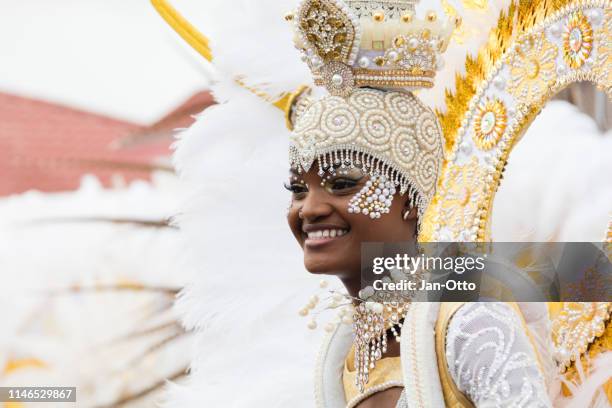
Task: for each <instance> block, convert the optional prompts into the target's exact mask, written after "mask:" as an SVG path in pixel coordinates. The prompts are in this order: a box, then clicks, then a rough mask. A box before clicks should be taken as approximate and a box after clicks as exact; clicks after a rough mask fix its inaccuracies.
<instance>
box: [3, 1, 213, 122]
mask: <svg viewBox="0 0 612 408" xmlns="http://www.w3.org/2000/svg"><path fill="white" fill-rule="evenodd" d="M194 1H198V0H181V3H183V4H184V3H190V2H194ZM0 9H1V10H2V13H1V14H0V91H1V92H10V93H17V94H20V95H25V96H31V97H36V98H42V99H46V100H51V101H54V102H59V103H63V104H66V105H69V106H73V107H77V108H82V109H86V110H90V111H94V112H98V113H103V114H106V115H109V116H112V117H116V118H120V119H126V120H129V121H133V122H136V123H141V124H147V123H150V122H153V121H155V120H156V119H158V118H159V117H160V116H161V115H163V114H165V113H166V112H167V111H168V110H170V109H172V108H174V107H176V105H178V104H179V103H180V102H182V101H183V100H184V99H186V98H187V97H189V96H191V95H192V94H193V93H194V92H196V91H198V90H202V89H205V88H206V87H207V83H208V80H207V78H208V75H207V69H206V67H205V63H204V62H202V59H201V57H199V55H198V54H196V53H194V52H193V51H191V49H189V48H188V47H187V46H186V45H184V44H183V43H182V41H181V40H179V39H178V37H177V36H176V35H175V34H174V33H173V32H172V31H171V30H170V29H169V28H168V27H167V26H166V24H165V22H163V20H162V19H161V18H160V17H159V16H158V15H157V14H156V12H155V10H154V9H153V7H152V6H151V4H150V2H149V0H53V1H49V0H0Z"/></svg>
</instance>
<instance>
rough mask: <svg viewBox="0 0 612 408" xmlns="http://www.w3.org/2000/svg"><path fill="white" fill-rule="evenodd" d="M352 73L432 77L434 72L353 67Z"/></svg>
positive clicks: (377, 75)
mask: <svg viewBox="0 0 612 408" xmlns="http://www.w3.org/2000/svg"><path fill="white" fill-rule="evenodd" d="M353 75H355V76H356V77H357V76H364V75H367V76H373V77H380V76H385V77H387V76H391V77H427V78H434V77H435V76H436V73H435V72H433V71H423V70H414V69H390V70H376V69H368V68H357V69H353Z"/></svg>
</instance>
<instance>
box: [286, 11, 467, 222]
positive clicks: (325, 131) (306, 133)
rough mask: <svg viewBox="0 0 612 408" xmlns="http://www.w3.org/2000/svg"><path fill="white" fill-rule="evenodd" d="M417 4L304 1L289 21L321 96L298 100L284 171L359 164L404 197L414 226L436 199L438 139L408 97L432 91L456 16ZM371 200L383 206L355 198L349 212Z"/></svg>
mask: <svg viewBox="0 0 612 408" xmlns="http://www.w3.org/2000/svg"><path fill="white" fill-rule="evenodd" d="M417 3H418V1H417V0H403V1H402V0H378V1H363V0H344V1H343V0H305V1H303V2H302V3H301V4H300V6H299V8H298V10H297V12H296V13H293V14H290V15H288V20H290V21H292V22H293V24H294V26H295V45H296V47H297V48H298V50H299V51H300V53H301V56H302V60H303V61H305V62H306V63H307V64H308V67H309V68H310V70H311V72H312V75H313V77H314V81H315V84H318V85H321V86H324V87H325V88H326V89H327V91H328V92H329V93H330V95H329V96H325V97H323V98H322V99H320V100H317V101H314V102H312V101H307V102H304V103H302V104H297V106H296V109H295V112H294V118H295V128H294V132H293V136H292V138H291V147H290V164H291V166H292V167H293V168H295V169H297V170H298V171H300V172H301V171H306V172H307V171H309V170H310V168H311V167H312V166H313V165H314V164H315V163H317V165H318V169H319V174H320V175H323V174H324V172H325V171H327V170H328V169H332V171H333V170H334V169H335V168H337V167H338V166H339V167H341V168H344V167H349V168H350V167H354V166H357V167H360V168H362V169H363V170H364V171H365V172H367V173H368V174H369V175H370V176H371V177H375V178H376V177H382V180H383V181H384V182H385V183H387V184H388V183H391V184H392V185H393V187H392V189H395V188H396V187H397V188H399V191H400V192H401V193H402V194H404V193H406V192H407V193H408V194H409V196H410V197H411V198H413V199H414V205H416V206H417V207H418V211H419V220H420V219H421V218H422V216H423V213H424V211H425V209H426V208H427V206H428V204H429V202H430V201H431V198H432V197H433V195H434V193H435V187H436V181H437V177H438V173H439V170H440V166H441V163H442V138H443V135H442V129H441V127H440V124H439V122H438V119H437V117H436V115H435V114H434V112H433V111H432V110H431V109H429V108H428V107H427V106H425V105H424V104H423V103H422V102H421V101H420V100H419V99H418V98H417V97H416V96H415V95H414V94H413V93H412V92H411V91H413V90H416V89H420V88H430V87H432V86H433V83H434V78H435V73H436V70H437V69H438V68H440V67H441V66H442V57H441V53H442V52H443V51H444V50H445V49H446V47H447V46H448V42H449V40H450V36H451V35H452V33H453V28H454V27H455V25H456V23H457V20H456V18H447V17H446V15H444V14H443V13H442V15H438V13H436V12H435V11H432V10H420V9H419V10H418V9H417ZM419 13H420V15H419ZM373 204H380V207H384V206H385V205H384V203H383V202H380V203H378V201H374V203H373V202H372V200H370V202H369V203H368V202H365V200H362V202H361V203H359V205H356V206H354V208H353V210H354V211H360V212H361V211H362V212H363V213H364V214H369V215H371V216H372V218H377V217H379V216H380V211H379V210H380V208H374V205H373ZM376 207H379V206H378V205H377V206H376Z"/></svg>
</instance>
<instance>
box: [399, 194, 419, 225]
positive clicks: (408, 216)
mask: <svg viewBox="0 0 612 408" xmlns="http://www.w3.org/2000/svg"><path fill="white" fill-rule="evenodd" d="M411 201H412V200H410V198H409V197H408V198H406V201H405V202H404V208H403V209H402V218H403V219H404V221H409V222H410V221H416V219H417V208H416V206H413V205H412V204H411Z"/></svg>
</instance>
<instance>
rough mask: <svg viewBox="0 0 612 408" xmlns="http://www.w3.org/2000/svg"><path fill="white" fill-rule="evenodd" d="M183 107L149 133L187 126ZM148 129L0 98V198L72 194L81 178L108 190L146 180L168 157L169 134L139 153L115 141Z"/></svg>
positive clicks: (20, 99)
mask: <svg viewBox="0 0 612 408" xmlns="http://www.w3.org/2000/svg"><path fill="white" fill-rule="evenodd" d="M196 97H198V98H201V95H200V94H198V95H196ZM200 105H201V104H200ZM200 105H198V106H200ZM185 106H187V107H189V106H192V104H191V100H190V101H187V103H186V104H184V105H182V106H181V108H183V110H181V108H179V109H178V110H177V111H175V112H173V113H172V114H170V115H168V116H167V118H168V119H166V121H161V122H158V124H156V125H154V127H155V126H158V127H159V128H160V129H166V128H168V127H170V126H172V127H180V126H182V127H185V126H189V124H190V123H192V121H193V119H192V118H191V114H192V113H191V111H190V110H189V109H187V110H185V109H184V107H185ZM181 112H183V114H181ZM184 112H188V113H186V114H185V113H184ZM193 113H195V112H193ZM177 119H178V120H177ZM160 124H161V125H160ZM152 128H153V127H143V126H140V125H137V124H134V123H129V122H125V121H120V120H116V119H112V118H108V117H105V116H101V115H97V114H93V113H89V112H84V111H80V110H76V109H72V108H67V107H64V106H60V105H56V104H52V103H48V102H43V101H38V100H33V99H28V98H23V97H19V96H15V95H8V94H3V93H0V175H1V178H0V196H2V195H8V194H14V193H21V192H24V191H27V190H31V189H36V190H40V191H45V192H52V191H62V190H72V189H75V188H77V187H78V186H79V183H80V179H81V177H82V176H83V175H84V174H94V175H95V176H97V177H98V178H99V179H100V181H101V182H102V183H103V185H105V186H107V187H110V186H112V185H113V184H114V183H115V182H116V181H117V180H123V181H124V182H130V181H132V180H135V179H145V180H146V179H148V178H149V176H150V173H151V171H152V170H153V169H156V168H160V167H159V166H158V165H157V164H156V163H159V159H160V158H166V159H167V158H168V157H169V155H170V149H169V147H170V144H171V142H172V138H171V137H170V132H168V137H165V138H162V139H160V140H156V142H155V143H152V144H146V146H139V147H138V148H120V145H121V144H120V143H119V144H118V143H117V141H119V140H124V139H125V138H126V137H128V136H130V135H138V134H143V132H145V133H149V131H148V129H152Z"/></svg>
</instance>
